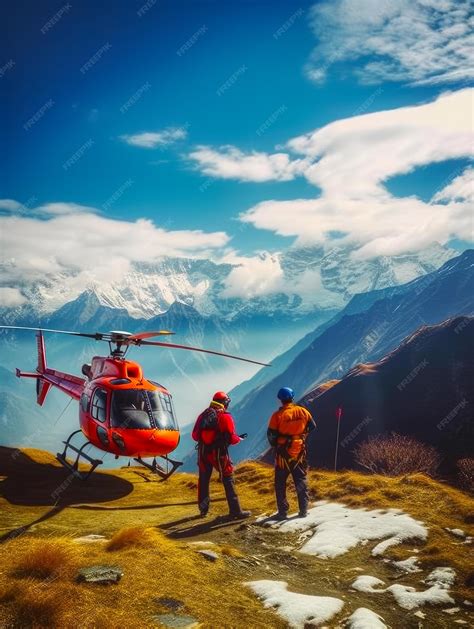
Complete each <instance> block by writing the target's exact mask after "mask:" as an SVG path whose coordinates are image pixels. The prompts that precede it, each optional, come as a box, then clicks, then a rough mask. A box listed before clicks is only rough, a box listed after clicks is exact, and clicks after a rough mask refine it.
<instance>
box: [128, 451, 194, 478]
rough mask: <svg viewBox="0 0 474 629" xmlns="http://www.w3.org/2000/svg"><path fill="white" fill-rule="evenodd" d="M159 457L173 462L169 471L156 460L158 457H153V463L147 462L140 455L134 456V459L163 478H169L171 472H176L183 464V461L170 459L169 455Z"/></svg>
mask: <svg viewBox="0 0 474 629" xmlns="http://www.w3.org/2000/svg"><path fill="white" fill-rule="evenodd" d="M159 458H161V459H164V460H165V461H166V462H167V463H171V469H170V470H169V471H167V470H165V469H164V468H163V467H161V465H159V464H158V463H157V461H156V459H157V457H155V458H154V459H153V463H147V462H146V461H144V460H143V459H142V458H140V457H138V458H134V459H133V460H134V461H136V462H137V463H140V465H143V467H146V468H147V469H148V470H150V472H153V474H156V475H157V476H159V477H160V478H161V479H162V480H168V478H169V477H170V476H171V474H174V472H176V470H177V469H178V467H179V466H180V465H183V463H182V462H181V461H173V459H170V458H168V457H167V456H162V457H159Z"/></svg>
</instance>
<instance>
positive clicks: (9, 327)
mask: <svg viewBox="0 0 474 629" xmlns="http://www.w3.org/2000/svg"><path fill="white" fill-rule="evenodd" d="M0 329H4V330H35V331H36V332H54V333H55V334H69V335H71V336H85V337H87V338H89V339H95V340H96V341H101V340H102V338H103V337H104V334H102V333H101V332H94V333H90V334H89V333H86V332H70V331H69V330H51V329H49V328H27V327H24V326H22V325H0Z"/></svg>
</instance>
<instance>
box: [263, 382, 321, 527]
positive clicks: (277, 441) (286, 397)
mask: <svg viewBox="0 0 474 629" xmlns="http://www.w3.org/2000/svg"><path fill="white" fill-rule="evenodd" d="M277 397H278V399H279V400H280V402H281V407H280V408H279V409H278V410H277V411H276V412H275V413H273V415H272V416H271V418H270V422H269V424H268V430H267V437H268V441H269V443H270V445H271V446H273V447H275V495H276V501H277V506H278V513H277V514H276V516H275V518H274V519H277V520H286V518H287V517H288V508H289V505H288V500H287V499H286V481H287V479H288V476H289V475H290V474H291V476H292V478H293V482H294V483H295V488H296V493H297V496H298V507H299V514H298V515H299V517H300V518H304V517H306V515H307V512H308V502H309V492H308V481H307V472H308V463H307V460H306V443H305V442H306V437H307V435H308V433H309V431H310V430H312V429H313V428H314V427H315V425H316V424H315V422H314V420H313V417H312V416H311V413H310V412H309V411H308V410H307V409H306V408H304V407H303V406H298V405H297V404H294V403H293V399H294V397H295V394H294V391H293V389H290V387H283V388H281V389H280V390H279V391H278V394H277Z"/></svg>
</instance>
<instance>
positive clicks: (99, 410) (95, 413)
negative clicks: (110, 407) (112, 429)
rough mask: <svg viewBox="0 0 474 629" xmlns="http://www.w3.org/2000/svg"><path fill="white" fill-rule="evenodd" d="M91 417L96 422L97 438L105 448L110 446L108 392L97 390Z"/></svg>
mask: <svg viewBox="0 0 474 629" xmlns="http://www.w3.org/2000/svg"><path fill="white" fill-rule="evenodd" d="M90 414H91V417H92V418H93V419H94V420H95V422H96V431H97V437H98V439H99V441H100V442H101V444H102V445H103V446H104V447H108V446H109V445H110V441H109V433H108V428H109V426H108V421H107V391H106V390H105V389H100V388H97V389H96V390H95V391H94V395H93V396H92V401H91V406H90Z"/></svg>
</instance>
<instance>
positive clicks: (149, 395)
mask: <svg viewBox="0 0 474 629" xmlns="http://www.w3.org/2000/svg"><path fill="white" fill-rule="evenodd" d="M110 420H111V425H112V427H114V428H138V429H150V428H159V429H162V430H177V424H176V418H175V415H174V411H173V404H172V401H171V396H170V395H169V394H168V393H164V392H163V391H146V390H144V389H121V390H120V389H119V390H117V391H114V392H113V394H112V406H111V412H110Z"/></svg>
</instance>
